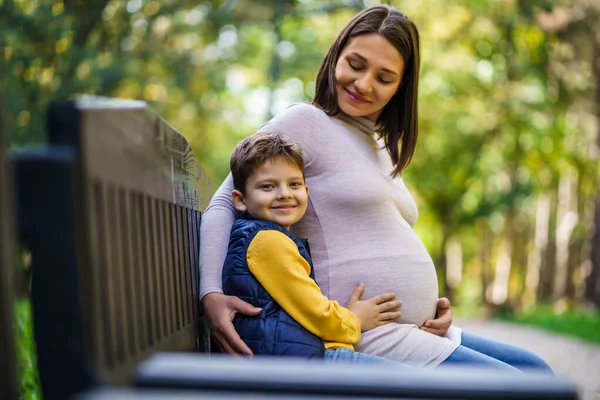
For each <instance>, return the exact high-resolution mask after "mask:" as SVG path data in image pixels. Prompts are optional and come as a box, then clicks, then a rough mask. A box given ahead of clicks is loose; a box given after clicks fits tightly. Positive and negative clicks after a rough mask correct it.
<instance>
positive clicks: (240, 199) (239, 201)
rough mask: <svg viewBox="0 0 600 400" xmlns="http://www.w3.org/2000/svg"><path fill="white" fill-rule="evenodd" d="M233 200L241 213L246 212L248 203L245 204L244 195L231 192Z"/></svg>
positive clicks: (238, 192)
mask: <svg viewBox="0 0 600 400" xmlns="http://www.w3.org/2000/svg"><path fill="white" fill-rule="evenodd" d="M231 199H232V200H233V206H234V207H235V208H236V210H238V211H239V212H246V210H247V209H248V207H246V203H244V195H242V192H240V191H239V190H234V191H233V192H231Z"/></svg>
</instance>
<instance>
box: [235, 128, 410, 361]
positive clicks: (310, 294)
mask: <svg viewBox="0 0 600 400" xmlns="http://www.w3.org/2000/svg"><path fill="white" fill-rule="evenodd" d="M230 167H231V173H232V175H233V184H234V188H235V190H234V191H233V192H232V197H233V204H234V206H235V207H236V209H237V210H238V211H240V212H241V213H242V216H241V218H240V219H238V220H237V221H236V222H235V223H234V225H233V227H232V229H231V236H230V242H229V249H228V253H227V258H226V259H225V264H224V266H223V291H224V293H225V294H227V295H234V296H237V297H239V298H241V299H242V300H244V301H246V302H248V303H250V304H252V305H254V306H255V307H259V308H262V311H261V313H260V314H259V315H258V316H256V317H249V316H245V315H240V314H238V315H236V317H235V319H234V325H235V328H236V330H237V332H238V333H239V334H240V336H241V338H242V339H243V340H244V342H245V343H246V344H247V345H248V347H250V349H252V351H253V352H254V354H255V355H267V354H268V355H278V356H298V357H308V358H312V357H317V358H325V359H326V360H328V361H343V362H352V363H376V362H379V363H391V364H398V365H401V364H399V363H396V362H393V361H390V360H386V359H384V358H380V357H376V356H371V355H368V354H363V353H357V352H354V345H355V344H356V343H358V341H359V340H360V334H361V331H362V332H365V331H367V330H369V329H373V328H375V327H377V326H380V325H383V324H385V323H389V322H391V321H392V320H393V319H394V318H399V317H400V312H398V311H394V310H395V309H397V308H398V307H399V306H400V304H401V303H400V301H397V300H395V295H394V294H393V293H387V294H383V295H380V296H377V297H374V298H372V299H368V300H359V299H360V295H361V294H362V291H363V289H364V288H363V286H362V284H361V285H359V287H358V288H357V289H356V290H355V292H354V294H353V295H352V297H351V299H350V302H349V303H348V308H344V307H342V306H340V305H339V304H338V303H337V302H336V301H331V300H329V299H327V298H326V297H325V296H324V295H323V294H322V293H321V290H320V289H319V287H318V286H317V283H316V282H315V279H314V270H313V267H312V261H311V257H310V249H309V246H308V242H307V241H306V240H305V239H301V238H298V237H296V236H295V235H293V234H292V233H291V232H290V231H289V228H290V226H291V225H293V224H294V223H296V222H297V221H298V220H300V218H302V216H303V215H304V213H305V211H306V207H307V203H308V187H307V186H306V184H305V182H304V161H303V158H302V150H301V148H300V146H299V145H298V144H297V143H296V142H294V141H292V140H290V139H288V138H286V137H285V136H283V135H281V134H278V133H260V134H255V135H253V136H250V137H248V138H246V139H245V140H243V141H242V142H241V143H239V144H238V145H237V147H236V148H235V149H234V150H233V153H232V155H231V161H230ZM384 314H385V315H384Z"/></svg>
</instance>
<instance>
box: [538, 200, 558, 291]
mask: <svg viewBox="0 0 600 400" xmlns="http://www.w3.org/2000/svg"><path fill="white" fill-rule="evenodd" d="M549 199H550V202H549V204H550V206H549V218H548V225H547V228H548V232H547V235H548V236H547V237H548V242H547V245H546V252H545V254H544V255H543V258H542V263H541V265H540V276H539V283H538V288H537V300H538V301H549V300H550V299H551V298H552V290H553V288H554V270H555V260H556V257H555V254H556V239H555V236H556V192H554V193H551V194H550V195H549Z"/></svg>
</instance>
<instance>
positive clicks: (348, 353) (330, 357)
mask: <svg viewBox="0 0 600 400" xmlns="http://www.w3.org/2000/svg"><path fill="white" fill-rule="evenodd" d="M325 362H334V363H346V364H385V365H393V366H395V367H401V368H407V369H410V368H411V367H409V366H407V365H404V364H402V363H399V362H397V361H393V360H388V359H387V358H383V357H378V356H374V355H371V354H365V353H359V352H357V351H352V350H350V349H345V348H340V349H329V350H325Z"/></svg>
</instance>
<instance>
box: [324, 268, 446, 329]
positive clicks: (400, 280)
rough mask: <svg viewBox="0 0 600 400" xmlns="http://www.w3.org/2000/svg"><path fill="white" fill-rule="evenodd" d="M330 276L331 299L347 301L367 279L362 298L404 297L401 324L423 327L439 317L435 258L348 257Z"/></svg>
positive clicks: (341, 301)
mask: <svg viewBox="0 0 600 400" xmlns="http://www.w3.org/2000/svg"><path fill="white" fill-rule="evenodd" d="M352 264H354V265H352ZM367 265H368V266H369V267H366V266H367ZM329 278H330V279H329V284H330V288H331V298H332V299H334V300H338V301H339V302H340V303H341V304H347V302H348V299H349V298H350V295H351V294H352V292H353V290H354V289H355V288H356V286H357V285H358V284H359V283H360V282H363V283H364V284H365V291H364V293H363V296H362V300H365V299H369V298H371V297H374V296H377V295H379V294H382V293H388V292H393V293H395V294H396V297H397V298H398V299H399V300H402V308H401V310H400V311H402V317H401V318H400V319H398V320H397V321H396V322H398V323H401V324H414V325H416V326H421V325H422V324H423V322H425V321H426V320H428V319H432V318H434V317H435V311H436V306H437V299H438V281H437V276H436V273H435V268H434V266H433V262H431V259H429V261H425V262H423V260H421V262H417V261H416V260H414V258H412V257H410V258H409V259H408V260H402V259H398V258H395V257H394V258H389V257H386V258H382V257H371V258H369V259H364V258H362V259H360V260H354V261H350V260H347V261H346V262H344V263H343V265H339V266H338V267H337V268H335V266H334V265H331V266H330V277H329Z"/></svg>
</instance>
